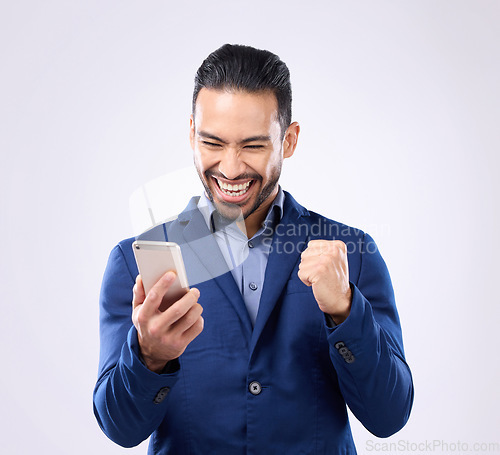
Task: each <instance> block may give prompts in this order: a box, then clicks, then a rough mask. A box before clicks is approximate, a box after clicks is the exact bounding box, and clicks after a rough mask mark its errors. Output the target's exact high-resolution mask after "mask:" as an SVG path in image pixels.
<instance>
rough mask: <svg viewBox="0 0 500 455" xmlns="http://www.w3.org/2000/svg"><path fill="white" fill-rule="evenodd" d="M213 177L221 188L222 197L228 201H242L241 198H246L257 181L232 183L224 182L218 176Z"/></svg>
mask: <svg viewBox="0 0 500 455" xmlns="http://www.w3.org/2000/svg"><path fill="white" fill-rule="evenodd" d="M212 178H213V179H214V180H215V182H216V188H217V189H218V190H219V193H220V194H221V196H222V198H223V199H224V200H225V201H228V202H231V201H234V202H240V201H241V200H243V199H245V196H246V194H247V193H248V190H249V189H250V188H251V187H252V184H253V182H254V181H255V180H247V181H246V182H242V183H235V184H231V183H226V182H222V181H220V180H219V179H218V178H216V177H213V176H212Z"/></svg>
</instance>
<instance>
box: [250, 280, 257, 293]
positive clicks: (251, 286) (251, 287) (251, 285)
mask: <svg viewBox="0 0 500 455" xmlns="http://www.w3.org/2000/svg"><path fill="white" fill-rule="evenodd" d="M248 287H249V288H250V289H251V290H252V291H255V290H256V289H257V288H258V287H259V286H257V284H256V283H254V282H253V281H252V282H251V283H250V284H249V285H248Z"/></svg>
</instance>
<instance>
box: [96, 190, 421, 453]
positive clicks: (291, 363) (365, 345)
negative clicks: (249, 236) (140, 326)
mask: <svg viewBox="0 0 500 455" xmlns="http://www.w3.org/2000/svg"><path fill="white" fill-rule="evenodd" d="M196 202H197V199H196V198H193V199H192V200H191V202H190V204H189V205H188V207H187V209H186V210H185V211H184V212H183V213H182V214H181V215H180V216H179V217H178V218H177V219H176V220H174V221H172V222H170V223H167V224H164V225H160V226H157V227H156V228H154V229H152V230H151V231H149V232H148V233H146V234H145V235H144V236H143V238H147V239H156V240H166V239H168V240H171V241H172V240H173V241H177V242H178V243H180V244H181V249H182V254H183V258H184V261H185V263H186V269H187V272H188V278H190V280H191V281H190V283H192V282H193V277H196V282H197V283H198V284H197V285H196V287H197V288H198V289H199V290H200V299H199V302H200V304H201V305H202V306H203V308H204V311H203V317H204V320H205V326H204V329H203V332H202V333H201V334H200V335H199V336H198V337H197V338H196V339H195V340H194V341H193V342H192V343H191V344H189V346H188V347H187V349H186V351H185V352H184V353H183V354H182V355H181V357H180V358H179V361H178V362H171V365H170V369H169V370H167V371H165V372H164V374H156V373H153V372H151V371H149V370H148V369H147V368H146V367H145V366H144V364H143V363H142V362H141V358H140V351H139V348H138V341H137V332H136V329H135V327H134V326H133V324H132V320H131V314H132V305H131V301H132V287H133V285H134V282H135V277H136V276H137V274H138V271H137V267H136V264H135V260H134V256H133V252H132V246H131V245H132V242H133V240H134V239H133V238H132V239H128V240H124V241H123V242H120V243H119V244H118V245H117V246H116V247H115V248H114V249H113V251H112V252H111V255H110V258H109V261H108V265H107V267H106V271H105V274H104V279H103V283H102V289H101V297H100V336H101V352H100V363H99V377H98V381H97V384H96V386H95V390H94V413H95V415H96V417H97V421H98V423H99V425H100V427H101V428H102V430H103V431H104V433H105V434H106V435H107V436H108V437H109V438H110V439H112V440H113V441H115V442H116V443H118V444H120V445H122V446H124V447H131V446H135V445H137V444H139V443H140V442H141V441H143V440H145V439H146V438H148V437H149V436H150V435H151V440H150V445H149V451H148V453H150V454H175V455H187V454H190V455H195V454H203V455H207V454H217V455H219V454H235V455H240V454H241V455H243V454H254V455H274V454H275V455H283V454H318V455H319V454H322V455H323V454H325V455H326V454H354V453H356V449H355V447H354V443H353V440H352V436H351V431H350V427H349V422H348V417H347V411H346V404H347V406H349V408H350V409H351V410H352V412H353V413H354V415H355V416H356V417H357V418H358V419H359V420H360V421H361V422H362V424H363V425H364V426H365V427H366V428H367V429H368V430H369V431H370V432H371V433H373V434H374V435H376V436H379V437H386V436H390V435H392V434H393V433H395V432H396V431H398V430H399V429H401V428H402V427H403V425H404V424H405V423H406V421H407V419H408V417H409V414H410V409H411V406H412V402H413V383H412V378H411V373H410V369H409V367H408V365H407V363H406V361H405V357H404V351H403V341H402V335H401V327H400V323H399V318H398V314H397V310H396V305H395V301H394V293H393V289H392V284H391V280H390V277H389V273H388V270H387V267H386V265H385V262H384V260H383V259H382V257H381V255H380V253H379V251H378V249H377V246H376V244H375V242H374V241H373V239H372V238H371V237H370V236H369V235H368V234H366V233H364V232H362V231H361V230H358V229H354V228H351V227H348V226H346V225H344V224H341V223H338V222H335V221H332V220H329V219H327V218H325V217H322V216H321V215H318V214H316V213H314V212H311V211H308V210H306V209H305V208H304V207H302V206H301V205H299V204H298V203H297V202H296V201H295V200H294V199H293V198H292V196H291V195H290V194H288V193H286V192H285V202H284V211H283V218H282V220H281V222H280V223H279V224H278V226H277V227H276V230H275V233H274V236H273V243H272V245H271V252H270V255H269V261H268V265H267V268H266V272H265V281H264V286H263V290H262V297H261V301H260V307H259V313H258V315H257V320H256V322H255V327H253V328H252V324H251V321H250V318H249V316H248V313H247V310H246V308H245V304H244V301H243V299H242V297H241V294H240V292H239V290H238V288H237V286H236V283H235V282H234V279H233V277H232V275H231V272H229V271H227V270H224V267H225V262H224V260H223V258H222V256H221V253H220V251H218V248H217V245H216V242H215V240H214V238H213V237H212V235H211V234H210V232H209V231H208V229H207V227H206V224H205V222H204V220H203V218H202V215H201V213H200V212H199V211H198V210H197V208H196ZM321 238H322V239H329V240H331V239H338V240H342V241H344V242H345V243H346V245H347V249H348V261H349V278H350V282H351V288H352V291H353V294H352V295H353V298H352V308H351V313H350V315H349V316H348V318H347V319H346V320H345V321H344V322H343V323H342V324H339V325H338V326H336V327H333V328H331V327H329V324H328V323H327V320H326V318H325V315H324V314H323V313H322V312H321V311H320V309H319V308H318V305H317V303H316V301H315V299H314V296H313V293H312V289H311V288H310V287H307V286H306V285H304V284H303V283H302V282H301V281H300V279H299V278H298V276H297V272H298V266H299V263H300V253H301V252H302V250H303V249H304V248H305V246H306V244H307V241H309V240H313V239H321ZM221 264H223V265H221ZM200 276H204V280H200V279H199V278H200ZM200 281H202V282H200Z"/></svg>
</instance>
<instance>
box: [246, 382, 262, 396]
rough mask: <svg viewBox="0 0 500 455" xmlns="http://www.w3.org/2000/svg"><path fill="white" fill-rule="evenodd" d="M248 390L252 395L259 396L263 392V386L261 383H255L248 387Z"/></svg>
mask: <svg viewBox="0 0 500 455" xmlns="http://www.w3.org/2000/svg"><path fill="white" fill-rule="evenodd" d="M248 390H250V393H251V394H252V395H258V394H259V393H260V392H262V386H261V385H260V383H259V382H257V381H253V382H251V383H250V385H249V386H248Z"/></svg>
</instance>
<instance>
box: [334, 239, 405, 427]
mask: <svg viewBox="0 0 500 455" xmlns="http://www.w3.org/2000/svg"><path fill="white" fill-rule="evenodd" d="M360 248H361V252H360V254H361V265H360V272H359V274H358V277H357V281H356V283H352V282H351V289H352V306H351V312H350V314H349V316H348V317H347V319H346V320H345V321H344V322H342V323H341V324H339V325H337V326H335V327H328V326H327V325H326V324H325V327H326V330H327V335H328V342H329V346H330V357H331V360H332V362H333V365H334V367H335V369H336V371H337V374H338V378H339V386H340V389H341V391H342V394H343V396H344V399H345V401H346V403H347V405H348V406H349V408H350V409H351V411H352V412H353V413H354V415H355V416H356V417H357V418H358V420H360V422H361V423H362V424H363V425H364V426H365V428H366V429H368V430H369V431H370V432H371V433H373V434H374V435H376V436H378V437H388V436H390V435H392V434H394V433H396V432H397V431H399V430H400V429H401V428H402V427H403V426H404V425H405V423H406V422H407V420H408V417H409V415H410V410H411V407H412V403H413V381H412V377H411V372H410V368H409V367H408V365H407V363H406V360H405V356H404V350H403V339H402V333H401V326H400V323H399V316H398V313H397V310H396V303H395V299H394V291H393V288H392V283H391V279H390V276H389V272H388V270H387V266H386V264H385V262H384V260H383V259H382V256H381V255H380V252H379V250H378V248H377V245H376V244H375V242H374V240H373V239H372V238H371V237H370V236H369V235H368V234H364V237H363V242H362V244H361V247H360Z"/></svg>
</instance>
